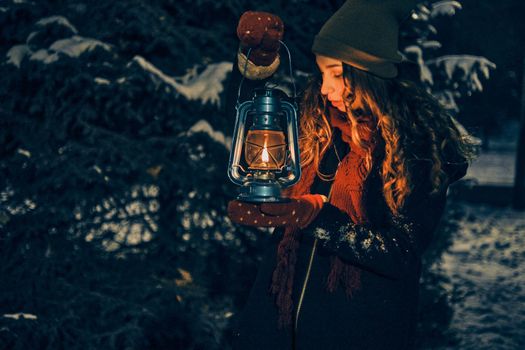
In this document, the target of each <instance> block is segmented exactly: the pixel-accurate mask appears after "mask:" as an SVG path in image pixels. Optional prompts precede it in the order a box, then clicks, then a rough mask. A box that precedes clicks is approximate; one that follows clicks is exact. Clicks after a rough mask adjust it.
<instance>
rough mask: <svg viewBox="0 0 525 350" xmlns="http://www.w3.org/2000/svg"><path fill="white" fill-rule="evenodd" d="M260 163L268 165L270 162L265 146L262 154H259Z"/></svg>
mask: <svg viewBox="0 0 525 350" xmlns="http://www.w3.org/2000/svg"><path fill="white" fill-rule="evenodd" d="M261 158H262V161H263V162H265V163H268V162H269V161H270V155H269V154H268V149H267V148H266V146H264V148H263V151H262V154H261Z"/></svg>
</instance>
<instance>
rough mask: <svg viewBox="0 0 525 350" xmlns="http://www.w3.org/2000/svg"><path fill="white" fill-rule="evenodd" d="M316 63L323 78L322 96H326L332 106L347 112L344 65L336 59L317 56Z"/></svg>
mask: <svg viewBox="0 0 525 350" xmlns="http://www.w3.org/2000/svg"><path fill="white" fill-rule="evenodd" d="M316 62H317V66H318V67H319V70H320V71H321V75H322V78H323V84H322V85H321V94H322V95H324V96H326V98H327V99H328V100H329V101H330V103H331V104H332V106H334V107H335V108H337V109H338V110H340V111H341V112H346V108H345V105H344V102H343V92H344V88H345V84H344V80H343V63H342V62H341V61H338V60H336V59H334V58H330V57H326V56H321V55H316Z"/></svg>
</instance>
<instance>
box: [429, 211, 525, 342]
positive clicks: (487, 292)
mask: <svg viewBox="0 0 525 350" xmlns="http://www.w3.org/2000/svg"><path fill="white" fill-rule="evenodd" d="M460 208H461V211H460V212H458V213H461V216H460V217H459V219H458V220H457V222H456V223H457V231H455V234H454V236H453V241H452V243H451V245H450V247H448V249H447V250H446V251H445V252H444V253H443V255H442V257H441V259H438V260H437V261H436V262H435V263H434V264H433V265H432V266H431V271H433V272H434V273H436V274H437V275H438V276H440V277H439V278H437V279H436V280H438V281H443V282H442V283H443V284H444V287H445V290H447V294H448V300H449V301H448V303H449V307H450V309H451V310H453V313H452V314H451V319H450V321H449V324H448V327H447V328H448V329H447V330H446V331H447V334H451V335H454V338H455V342H456V346H455V347H454V349H521V348H522V346H520V344H521V345H523V343H521V340H522V339H525V338H524V336H525V331H524V328H523V325H524V324H525V313H524V312H523V305H524V304H523V303H524V302H525V292H524V289H523V288H522V286H523V285H524V278H523V276H524V275H525V274H524V273H525V255H524V254H523V247H524V245H525V239H524V236H523V234H522V232H523V230H524V229H525V215H524V214H523V212H519V211H514V210H512V209H510V208H495V207H491V206H483V205H475V204H462V205H461V207H460ZM456 216H457V215H456ZM447 349H448V347H447Z"/></svg>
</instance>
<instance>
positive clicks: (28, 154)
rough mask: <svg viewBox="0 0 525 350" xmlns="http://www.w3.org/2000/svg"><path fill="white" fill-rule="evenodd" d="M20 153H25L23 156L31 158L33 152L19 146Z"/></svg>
mask: <svg viewBox="0 0 525 350" xmlns="http://www.w3.org/2000/svg"><path fill="white" fill-rule="evenodd" d="M16 151H17V152H18V153H19V154H21V155H23V156H26V157H27V158H31V152H29V151H28V150H26V149H23V148H19V149H17V150H16Z"/></svg>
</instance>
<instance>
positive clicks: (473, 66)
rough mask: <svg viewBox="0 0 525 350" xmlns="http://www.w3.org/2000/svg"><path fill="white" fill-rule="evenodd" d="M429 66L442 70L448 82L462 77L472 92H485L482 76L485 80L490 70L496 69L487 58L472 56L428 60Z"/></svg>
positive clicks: (449, 56) (448, 56)
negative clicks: (458, 76)
mask: <svg viewBox="0 0 525 350" xmlns="http://www.w3.org/2000/svg"><path fill="white" fill-rule="evenodd" d="M426 64H427V65H428V66H435V67H437V68H439V69H442V70H443V72H444V73H445V75H446V78H447V79H448V80H452V79H453V78H454V77H456V76H457V75H456V74H459V75H460V78H461V80H462V81H463V82H464V83H466V86H467V88H468V90H469V91H470V92H474V91H483V85H482V83H481V79H480V75H481V76H483V78H484V79H488V78H489V76H490V70H491V69H496V64H495V63H493V62H491V61H489V60H488V59H486V58H485V57H480V56H472V55H447V56H441V57H438V58H435V59H433V60H428V61H427V62H426Z"/></svg>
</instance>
